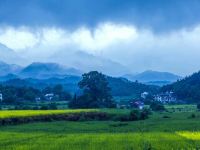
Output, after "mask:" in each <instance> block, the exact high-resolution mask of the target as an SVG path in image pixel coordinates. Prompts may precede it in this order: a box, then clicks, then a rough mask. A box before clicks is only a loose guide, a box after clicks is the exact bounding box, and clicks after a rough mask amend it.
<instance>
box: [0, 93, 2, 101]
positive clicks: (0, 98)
mask: <svg viewBox="0 0 200 150" xmlns="http://www.w3.org/2000/svg"><path fill="white" fill-rule="evenodd" d="M2 101H3V94H2V93H0V102H2Z"/></svg>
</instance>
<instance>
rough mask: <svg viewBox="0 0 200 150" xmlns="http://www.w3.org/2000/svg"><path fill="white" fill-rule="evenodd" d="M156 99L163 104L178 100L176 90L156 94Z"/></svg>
mask: <svg viewBox="0 0 200 150" xmlns="http://www.w3.org/2000/svg"><path fill="white" fill-rule="evenodd" d="M154 100H155V101H158V102H161V103H163V104H166V103H172V102H176V97H175V96H174V92H165V93H161V94H157V95H155V96H154Z"/></svg>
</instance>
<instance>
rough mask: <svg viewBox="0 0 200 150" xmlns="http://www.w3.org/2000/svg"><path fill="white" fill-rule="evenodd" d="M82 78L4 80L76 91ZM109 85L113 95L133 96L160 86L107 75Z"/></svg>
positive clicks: (14, 83) (10, 82)
mask: <svg viewBox="0 0 200 150" xmlns="http://www.w3.org/2000/svg"><path fill="white" fill-rule="evenodd" d="M80 80H81V77H79V76H67V77H65V78H62V79H61V78H49V79H33V78H27V79H11V80H8V81H5V82H3V83H2V84H3V85H9V86H30V87H34V88H38V89H43V88H45V87H47V86H54V85H56V84H61V85H63V87H64V89H65V90H66V91H69V92H71V93H75V92H77V91H79V90H80V89H79V88H78V82H79V81H80ZM107 80H108V82H109V86H110V88H111V90H112V95H113V96H132V97H138V98H139V97H140V94H141V93H142V92H144V91H147V92H150V93H155V92H157V91H158V87H156V86H150V85H144V84H141V83H137V82H131V81H129V80H127V79H124V78H114V77H107Z"/></svg>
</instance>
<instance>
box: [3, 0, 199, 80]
mask: <svg viewBox="0 0 200 150" xmlns="http://www.w3.org/2000/svg"><path fill="white" fill-rule="evenodd" d="M199 10H200V1H199V0H29V1H27V0H17V1H13V0H0V43H1V44H3V45H5V46H6V47H8V48H10V49H12V50H13V51H14V52H16V53H17V54H18V55H20V56H21V57H23V58H24V60H26V61H24V63H26V62H27V60H29V61H28V62H33V61H55V62H58V63H63V64H65V65H68V66H73V63H74V62H77V61H72V60H73V59H74V60H75V59H77V60H79V63H76V67H79V66H78V65H77V64H81V60H82V61H85V59H82V58H81V57H83V56H81V57H77V55H71V54H72V53H77V52H82V53H84V54H87V55H88V56H91V57H92V58H93V59H94V58H95V59H97V60H98V62H95V61H93V62H92V64H94V68H92V69H95V64H96V63H99V61H106V62H107V63H111V62H112V64H113V62H114V63H115V64H116V65H115V66H112V65H108V66H111V68H110V69H111V70H112V67H115V68H117V67H118V66H117V64H120V67H119V70H121V74H126V73H135V72H142V71H144V70H157V71H168V72H173V73H176V74H179V75H182V76H185V75H189V74H191V73H193V72H196V71H199V70H200V61H199V58H200V44H199V43H200V13H199ZM59 54H60V55H59ZM63 54H64V56H66V57H65V58H66V59H65V60H64V59H63V58H62V57H63ZM79 54H80V53H79ZM54 56H55V58H54ZM61 58H62V59H61ZM68 58H69V59H68ZM69 60H70V62H69ZM88 63H89V62H88ZM88 65H91V64H88ZM100 65H106V64H105V63H100ZM86 66H87V64H86ZM81 67H82V66H81ZM122 67H124V68H126V69H121V68H122ZM107 69H108V68H107ZM86 70H87V69H86ZM108 70H109V69H108ZM125 70H126V71H125Z"/></svg>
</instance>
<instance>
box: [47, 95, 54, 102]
mask: <svg viewBox="0 0 200 150" xmlns="http://www.w3.org/2000/svg"><path fill="white" fill-rule="evenodd" d="M45 98H46V100H49V101H51V100H52V99H53V98H54V94H53V93H48V94H45Z"/></svg>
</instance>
